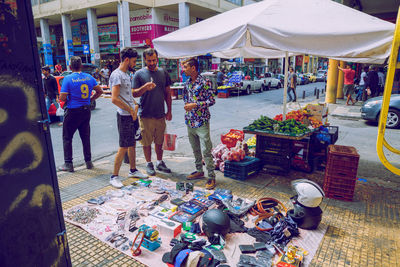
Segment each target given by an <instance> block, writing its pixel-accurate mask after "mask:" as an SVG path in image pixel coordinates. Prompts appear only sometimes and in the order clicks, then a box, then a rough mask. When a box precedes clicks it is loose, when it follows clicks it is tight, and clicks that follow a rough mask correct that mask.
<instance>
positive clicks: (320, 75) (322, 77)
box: [316, 70, 328, 82]
mask: <svg viewBox="0 0 400 267" xmlns="http://www.w3.org/2000/svg"><path fill="white" fill-rule="evenodd" d="M327 74H328V71H327V70H319V71H317V75H316V81H317V82H326V76H327Z"/></svg>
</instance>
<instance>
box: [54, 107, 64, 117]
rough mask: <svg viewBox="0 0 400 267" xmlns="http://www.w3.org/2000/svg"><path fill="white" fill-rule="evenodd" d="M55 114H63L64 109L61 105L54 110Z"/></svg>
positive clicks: (60, 115) (59, 115)
mask: <svg viewBox="0 0 400 267" xmlns="http://www.w3.org/2000/svg"><path fill="white" fill-rule="evenodd" d="M56 116H58V117H62V116H64V110H63V108H62V107H61V106H59V107H58V109H57V111H56Z"/></svg>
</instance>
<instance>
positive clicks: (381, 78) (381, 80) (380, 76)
mask: <svg viewBox="0 0 400 267" xmlns="http://www.w3.org/2000/svg"><path fill="white" fill-rule="evenodd" d="M378 79H379V83H378V88H379V91H378V94H377V95H378V96H379V95H380V93H382V95H383V91H384V90H385V79H386V78H385V74H384V73H383V68H379V69H378Z"/></svg>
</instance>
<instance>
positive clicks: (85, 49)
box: [83, 44, 90, 55]
mask: <svg viewBox="0 0 400 267" xmlns="http://www.w3.org/2000/svg"><path fill="white" fill-rule="evenodd" d="M83 54H85V55H87V54H90V52H89V45H87V44H84V45H83Z"/></svg>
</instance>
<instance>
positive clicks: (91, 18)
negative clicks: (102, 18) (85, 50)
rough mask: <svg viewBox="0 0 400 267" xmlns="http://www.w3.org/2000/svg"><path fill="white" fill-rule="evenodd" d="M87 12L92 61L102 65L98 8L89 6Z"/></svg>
mask: <svg viewBox="0 0 400 267" xmlns="http://www.w3.org/2000/svg"><path fill="white" fill-rule="evenodd" d="M86 14H87V20H88V32H89V45H90V61H91V62H92V64H95V65H97V66H100V47H99V31H98V29H97V16H96V10H95V9H94V8H88V9H87V10H86Z"/></svg>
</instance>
